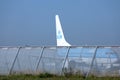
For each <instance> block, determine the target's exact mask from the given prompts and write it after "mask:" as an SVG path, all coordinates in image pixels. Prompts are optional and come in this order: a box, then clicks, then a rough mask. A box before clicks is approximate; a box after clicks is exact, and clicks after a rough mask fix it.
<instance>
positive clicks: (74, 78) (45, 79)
mask: <svg viewBox="0 0 120 80" xmlns="http://www.w3.org/2000/svg"><path fill="white" fill-rule="evenodd" d="M0 80H85V77H84V76H81V75H65V76H57V75H52V74H48V73H45V74H39V75H30V74H24V75H6V76H2V75H1V76H0ZM86 80H120V77H107V76H106V77H95V76H89V77H88V78H86Z"/></svg>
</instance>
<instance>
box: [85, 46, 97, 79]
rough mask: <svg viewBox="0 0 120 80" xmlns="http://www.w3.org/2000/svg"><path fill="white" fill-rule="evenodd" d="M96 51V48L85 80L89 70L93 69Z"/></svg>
mask: <svg viewBox="0 0 120 80" xmlns="http://www.w3.org/2000/svg"><path fill="white" fill-rule="evenodd" d="M97 49H98V46H97V47H96V49H95V52H94V55H93V58H92V62H91V65H90V69H89V71H88V73H87V74H86V76H85V79H87V77H88V75H89V73H90V72H91V69H92V67H93V63H94V60H95V57H96V53H97Z"/></svg>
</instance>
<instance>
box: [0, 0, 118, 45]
mask: <svg viewBox="0 0 120 80" xmlns="http://www.w3.org/2000/svg"><path fill="white" fill-rule="evenodd" d="M56 14H58V15H59V16H60V20H61V24H62V27H63V30H64V34H65V37H66V40H67V41H68V42H69V43H70V44H72V45H120V0H0V46H24V45H37V46H43V45H56V36H55V15H56Z"/></svg>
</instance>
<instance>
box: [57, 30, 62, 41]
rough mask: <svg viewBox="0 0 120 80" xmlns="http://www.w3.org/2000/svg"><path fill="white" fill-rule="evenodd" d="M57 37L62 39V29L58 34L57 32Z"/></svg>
mask: <svg viewBox="0 0 120 80" xmlns="http://www.w3.org/2000/svg"><path fill="white" fill-rule="evenodd" d="M57 39H62V34H61V32H60V31H58V34H57Z"/></svg>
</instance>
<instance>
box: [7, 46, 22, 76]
mask: <svg viewBox="0 0 120 80" xmlns="http://www.w3.org/2000/svg"><path fill="white" fill-rule="evenodd" d="M21 48H22V47H19V49H18V51H17V54H16V56H15V59H14V61H13V63H12V66H11V68H10V71H9V74H11V73H12V70H13V67H14V65H15V62H16V60H17V57H18V55H19V52H20V49H21Z"/></svg>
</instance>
